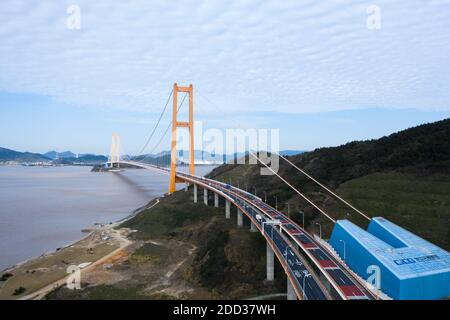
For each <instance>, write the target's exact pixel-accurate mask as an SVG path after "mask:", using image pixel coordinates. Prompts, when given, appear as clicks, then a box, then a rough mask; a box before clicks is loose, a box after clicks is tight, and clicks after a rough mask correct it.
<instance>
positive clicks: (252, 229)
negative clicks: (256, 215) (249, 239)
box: [250, 220, 258, 232]
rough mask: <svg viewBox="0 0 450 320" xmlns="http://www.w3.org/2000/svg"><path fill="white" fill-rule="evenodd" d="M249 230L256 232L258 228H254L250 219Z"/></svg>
mask: <svg viewBox="0 0 450 320" xmlns="http://www.w3.org/2000/svg"><path fill="white" fill-rule="evenodd" d="M250 232H258V229H256V226H255V224H254V223H253V221H251V220H250Z"/></svg>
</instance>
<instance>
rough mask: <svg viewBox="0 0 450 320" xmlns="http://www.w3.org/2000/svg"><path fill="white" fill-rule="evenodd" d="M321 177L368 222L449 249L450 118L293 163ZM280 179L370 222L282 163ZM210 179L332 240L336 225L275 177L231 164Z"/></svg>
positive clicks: (334, 211) (336, 210) (338, 212)
mask: <svg viewBox="0 0 450 320" xmlns="http://www.w3.org/2000/svg"><path fill="white" fill-rule="evenodd" d="M289 160H290V161H292V162H293V163H295V164H296V165H297V166H299V167H300V168H302V169H304V170H305V171H307V172H308V173H310V174H311V175H313V176H314V177H315V178H316V179H318V180H319V181H321V182H322V183H324V184H326V185H327V186H329V187H331V188H332V189H334V190H337V192H338V194H340V195H342V196H344V197H345V199H346V200H348V201H350V202H351V203H353V204H355V205H356V206H357V207H358V208H359V209H360V210H362V211H363V212H365V213H367V215H369V216H385V217H386V218H388V219H390V220H392V221H393V222H395V223H398V224H399V225H401V226H403V227H405V228H407V229H409V230H411V231H413V232H414V233H416V234H418V235H420V236H422V237H424V238H426V239H428V240H429V241H431V242H433V243H435V244H437V245H439V246H441V247H443V248H445V249H447V250H449V249H450V238H449V232H448V230H450V228H449V221H450V220H449V219H450V183H449V182H450V119H446V120H442V121H439V122H435V123H431V124H425V125H421V126H418V127H414V128H410V129H407V130H404V131H401V132H398V133H395V134H392V135H390V136H388V137H383V138H381V139H377V140H370V141H355V142H351V143H348V144H346V145H343V146H339V147H333V148H320V149H317V150H314V151H312V152H307V153H303V154H300V155H295V156H292V157H289ZM279 174H280V175H281V176H283V177H284V178H286V179H287V180H288V181H289V182H291V183H292V184H293V185H294V186H296V187H297V188H299V189H300V190H301V191H302V192H304V193H305V194H307V196H308V197H309V198H311V199H312V200H313V201H314V202H316V203H317V204H318V205H320V206H321V207H323V208H324V209H325V210H326V211H327V212H329V213H330V215H331V216H333V217H334V218H335V219H343V218H348V219H350V220H351V221H353V222H355V223H357V224H359V225H360V226H362V227H365V226H366V225H367V221H366V220H365V219H363V218H360V216H358V215H357V214H356V213H354V212H352V211H350V209H348V208H346V207H344V206H343V205H342V204H341V203H340V202H338V201H336V200H335V199H334V198H332V197H330V196H329V195H328V194H327V193H324V191H323V190H322V189H320V188H319V187H318V186H316V185H315V184H313V183H312V182H310V181H309V180H308V179H307V178H305V177H304V176H303V175H302V174H301V173H299V172H298V171H297V170H296V169H295V168H293V167H292V166H290V165H288V164H287V163H286V162H285V161H284V160H282V159H280V169H279ZM210 176H211V177H215V178H217V179H221V180H223V181H226V182H229V181H230V179H231V182H232V183H233V184H234V185H237V184H240V186H241V187H244V188H245V186H246V185H247V188H248V190H249V191H251V192H254V191H255V188H256V192H257V194H258V196H260V197H262V198H264V191H266V195H267V200H268V202H269V203H270V204H271V205H273V206H275V202H276V201H275V197H277V200H278V201H277V202H278V208H279V209H282V210H285V211H287V203H290V209H291V216H292V218H293V219H294V220H296V221H297V222H298V223H300V224H302V220H303V219H302V215H301V214H299V211H300V210H302V211H304V214H305V224H306V226H307V228H308V229H309V230H310V231H312V232H316V233H317V232H318V228H319V227H318V226H317V225H316V223H320V224H321V225H322V229H323V233H324V235H325V236H329V234H330V231H331V229H332V226H333V225H332V223H331V222H329V221H328V220H327V219H324V218H323V217H322V216H320V214H319V213H318V212H317V210H316V209H314V208H312V207H311V206H310V205H309V204H308V203H307V202H306V201H304V200H302V199H301V198H300V197H299V196H298V195H296V194H295V193H294V192H293V191H292V190H291V189H290V188H289V187H288V186H286V185H285V184H283V183H282V182H281V181H280V180H279V178H277V177H276V176H261V175H260V174H259V166H256V165H249V164H246V165H224V166H221V167H218V168H217V169H215V170H214V171H213V172H212V173H211V174H210Z"/></svg>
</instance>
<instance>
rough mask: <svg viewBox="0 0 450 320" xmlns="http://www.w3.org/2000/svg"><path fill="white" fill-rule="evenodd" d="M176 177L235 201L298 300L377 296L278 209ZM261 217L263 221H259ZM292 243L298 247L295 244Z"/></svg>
mask: <svg viewBox="0 0 450 320" xmlns="http://www.w3.org/2000/svg"><path fill="white" fill-rule="evenodd" d="M121 163H127V164H131V165H135V166H138V167H143V168H146V169H150V170H157V171H159V172H164V173H168V172H169V169H167V168H161V167H156V166H153V165H149V164H142V163H138V162H133V161H127V162H123V161H121ZM177 177H178V178H179V179H181V180H184V181H186V182H188V183H196V184H198V185H200V186H203V187H206V188H208V189H210V190H212V191H213V192H217V193H219V194H221V195H222V196H223V197H225V198H226V199H227V200H229V201H231V202H233V203H234V204H235V205H236V206H237V207H239V208H240V209H241V210H242V212H243V213H244V214H245V215H246V216H247V217H248V218H249V219H250V220H251V221H252V222H253V223H254V224H255V225H256V227H257V228H258V229H259V231H260V232H261V233H262V234H263V236H264V237H265V238H266V240H267V241H268V243H269V244H270V245H271V247H272V249H273V250H274V253H275V254H276V256H277V258H278V260H279V261H280V262H281V264H282V266H283V268H284V269H285V271H286V274H287V275H288V278H289V280H290V281H291V283H292V284H293V286H294V290H295V292H296V294H297V296H298V297H299V298H303V295H304V299H311V300H312V299H318V300H326V299H330V298H334V299H345V300H356V299H361V300H373V299H376V297H375V295H374V294H373V293H372V292H371V291H370V290H369V289H367V288H366V287H365V285H364V284H363V283H362V281H360V280H359V279H358V278H357V277H356V276H354V275H353V273H352V272H351V271H350V270H348V268H347V267H346V266H345V265H344V264H343V263H342V262H341V261H340V260H339V259H337V258H336V257H334V255H333V254H332V253H331V252H329V250H328V249H327V248H326V247H324V245H323V244H321V243H320V242H319V241H318V240H316V239H315V238H314V237H313V236H311V235H310V234H309V233H308V232H306V231H305V230H304V229H303V228H301V227H300V226H298V225H297V224H296V223H295V222H294V221H292V220H291V219H289V218H288V217H286V215H285V214H283V213H282V212H280V211H278V210H275V209H274V208H272V207H271V206H269V205H268V204H266V203H265V202H264V201H262V200H261V199H260V198H258V197H257V196H255V195H253V194H251V193H248V192H246V191H243V190H241V189H238V188H236V187H233V186H230V185H228V184H225V183H222V182H218V181H215V180H212V179H207V178H203V177H198V176H193V175H189V174H187V173H182V172H178V173H177ZM257 214H259V216H260V217H261V219H259V220H258V219H256V215H257ZM269 221H272V222H273V221H280V222H281V226H280V227H278V228H276V227H275V226H273V225H270V224H268V223H267V222H269ZM292 242H293V243H294V244H295V245H292ZM300 250H301V251H302V253H303V255H305V256H306V257H307V258H308V262H309V263H312V265H313V266H314V267H315V269H317V270H318V271H319V272H320V274H322V275H323V276H324V277H325V278H326V279H327V281H328V282H329V283H330V284H331V286H332V287H333V288H334V293H335V294H333V297H331V296H330V294H329V293H328V291H327V289H325V287H324V286H323V284H322V283H321V281H320V280H319V279H318V278H317V277H316V276H315V273H314V272H312V270H310V266H309V265H308V262H306V261H305V258H304V257H303V255H302V254H300Z"/></svg>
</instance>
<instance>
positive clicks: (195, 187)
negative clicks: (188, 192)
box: [194, 184, 198, 203]
mask: <svg viewBox="0 0 450 320" xmlns="http://www.w3.org/2000/svg"><path fill="white" fill-rule="evenodd" d="M197 189H198V187H197V185H196V184H194V203H197Z"/></svg>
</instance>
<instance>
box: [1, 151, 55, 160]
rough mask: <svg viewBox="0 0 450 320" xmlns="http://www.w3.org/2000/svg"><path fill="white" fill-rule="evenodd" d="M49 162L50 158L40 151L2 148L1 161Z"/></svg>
mask: <svg viewBox="0 0 450 320" xmlns="http://www.w3.org/2000/svg"><path fill="white" fill-rule="evenodd" d="M7 161H16V162H47V161H50V159H49V158H47V157H46V156H44V155H42V154H40V153H31V152H19V151H15V150H11V149H6V148H0V162H7Z"/></svg>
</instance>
